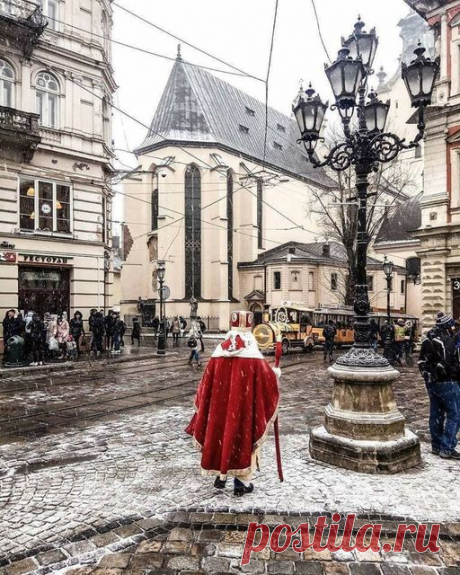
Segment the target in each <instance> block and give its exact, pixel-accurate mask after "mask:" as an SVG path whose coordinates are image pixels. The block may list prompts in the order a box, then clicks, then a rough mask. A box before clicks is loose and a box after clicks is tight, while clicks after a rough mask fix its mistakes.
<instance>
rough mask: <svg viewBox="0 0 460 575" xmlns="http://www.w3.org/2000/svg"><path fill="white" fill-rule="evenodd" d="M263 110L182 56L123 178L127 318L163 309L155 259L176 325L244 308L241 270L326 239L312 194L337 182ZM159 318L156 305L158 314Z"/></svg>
mask: <svg viewBox="0 0 460 575" xmlns="http://www.w3.org/2000/svg"><path fill="white" fill-rule="evenodd" d="M264 122H265V107H264V104H263V103H262V102H259V101H257V100H256V99H254V98H252V97H251V96H249V95H247V94H245V93H243V92H241V91H240V90H237V89H236V88H234V87H233V86H231V85H230V84H227V83H226V82H223V81H222V80H220V79H218V78H216V77H215V76H213V75H211V74H210V73H208V72H206V71H204V70H200V69H198V68H197V67H194V66H190V65H187V64H186V63H185V62H183V61H182V59H181V58H180V57H179V58H178V59H177V61H176V63H175V65H174V67H173V70H172V72H171V76H170V79H169V82H168V85H167V86H166V89H165V92H164V94H163V97H162V99H161V101H160V104H159V107H158V109H157V111H156V114H155V117H154V120H153V122H152V128H151V131H150V133H149V134H148V136H147V138H146V141H145V142H144V143H143V144H142V146H141V147H140V148H139V150H138V151H137V153H138V161H139V168H138V169H137V170H136V171H135V172H133V173H132V174H131V175H129V176H128V177H126V178H125V180H124V187H123V197H124V216H123V219H124V222H125V224H124V230H125V238H124V242H123V243H124V246H125V247H124V252H125V253H124V260H125V261H124V264H123V270H122V272H121V283H122V294H123V295H122V298H123V299H122V302H121V308H122V312H123V313H124V314H126V315H131V314H136V313H137V312H138V309H139V308H138V302H139V299H141V300H142V301H144V302H145V301H151V302H154V303H156V304H157V305H158V299H159V298H158V291H157V287H158V282H157V277H156V268H157V262H158V261H159V260H163V261H165V265H166V276H165V283H166V285H167V286H168V287H169V288H170V297H169V298H168V300H167V302H166V314H167V315H168V316H173V315H183V316H185V317H187V316H188V315H189V313H190V304H189V302H190V299H191V298H192V297H193V298H195V299H196V300H197V301H198V314H199V315H201V316H204V317H209V316H211V317H218V318H219V327H220V329H223V330H224V329H227V327H228V317H229V313H230V311H231V310H232V309H236V308H239V307H242V306H243V307H246V306H247V302H246V300H245V299H244V298H245V296H246V295H247V291H246V286H245V280H244V278H242V276H241V274H240V273H239V271H238V263H239V262H247V261H254V260H256V259H257V257H258V255H259V254H260V253H263V252H264V251H266V250H268V249H271V248H273V247H276V246H280V245H282V244H284V243H285V242H287V241H291V240H294V239H295V240H298V241H300V240H302V241H305V242H312V241H314V239H315V238H321V236H322V232H321V229H320V228H319V226H318V224H317V222H316V221H314V220H312V219H309V218H308V217H307V203H308V200H309V191H310V190H311V188H312V186H315V187H316V188H321V189H330V188H331V187H333V186H334V185H335V184H334V182H333V181H332V180H331V179H330V178H328V177H327V176H326V174H325V173H324V172H322V171H321V170H320V171H317V170H313V168H312V167H311V165H310V163H309V162H308V160H307V158H306V154H304V153H302V151H301V149H300V148H299V146H298V145H297V144H296V139H297V138H298V135H297V127H296V126H295V123H294V120H293V119H292V118H289V117H286V116H284V115H283V114H281V113H279V112H276V111H275V110H272V109H269V114H268V130H267V145H266V150H265V162H264ZM156 311H157V313H158V311H159V310H158V307H157V310H156Z"/></svg>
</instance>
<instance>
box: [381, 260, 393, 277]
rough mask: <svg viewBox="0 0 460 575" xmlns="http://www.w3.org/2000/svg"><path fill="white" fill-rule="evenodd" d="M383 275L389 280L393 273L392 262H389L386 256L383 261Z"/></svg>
mask: <svg viewBox="0 0 460 575" xmlns="http://www.w3.org/2000/svg"><path fill="white" fill-rule="evenodd" d="M383 273H384V274H385V275H386V276H387V278H389V277H390V276H391V275H392V273H393V262H390V261H389V259H388V258H387V256H385V259H384V260H383Z"/></svg>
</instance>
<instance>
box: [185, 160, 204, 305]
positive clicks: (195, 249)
mask: <svg viewBox="0 0 460 575" xmlns="http://www.w3.org/2000/svg"><path fill="white" fill-rule="evenodd" d="M185 297H186V298H187V299H189V298H192V297H194V298H199V297H201V174H200V170H199V169H198V167H197V166H195V165H194V164H192V165H190V166H188V167H187V170H186V172H185Z"/></svg>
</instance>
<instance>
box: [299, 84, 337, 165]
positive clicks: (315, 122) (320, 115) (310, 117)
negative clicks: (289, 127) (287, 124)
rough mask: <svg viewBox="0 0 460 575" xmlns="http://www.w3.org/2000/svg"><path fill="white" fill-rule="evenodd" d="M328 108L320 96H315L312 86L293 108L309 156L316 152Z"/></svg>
mask: <svg viewBox="0 0 460 575" xmlns="http://www.w3.org/2000/svg"><path fill="white" fill-rule="evenodd" d="M328 106H329V104H328V102H326V103H323V102H322V101H321V98H320V96H319V94H316V95H315V90H314V89H313V88H312V86H311V84H310V86H309V87H308V89H307V90H305V96H304V94H301V95H300V96H299V100H298V102H297V105H296V106H293V107H292V111H293V112H294V116H295V118H296V120H297V124H298V126H299V130H300V134H301V138H300V140H301V141H302V142H303V143H304V146H305V149H306V150H307V152H308V154H313V152H314V150H315V147H316V144H317V142H318V140H319V135H320V132H321V127H322V125H323V121H324V116H325V114H326V110H327V108H328Z"/></svg>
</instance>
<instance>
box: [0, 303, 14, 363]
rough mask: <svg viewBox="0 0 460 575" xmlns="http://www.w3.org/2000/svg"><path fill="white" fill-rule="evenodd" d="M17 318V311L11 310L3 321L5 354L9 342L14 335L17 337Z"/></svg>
mask: <svg viewBox="0 0 460 575" xmlns="http://www.w3.org/2000/svg"><path fill="white" fill-rule="evenodd" d="M14 316H15V311H14V309H9V310H8V311H7V312H6V314H5V317H4V319H3V322H2V325H3V347H4V348H5V353H6V351H7V348H8V340H9V339H10V338H12V337H13V336H14V335H16V333H15V332H16V325H17V322H16V318H15V317H14Z"/></svg>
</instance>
